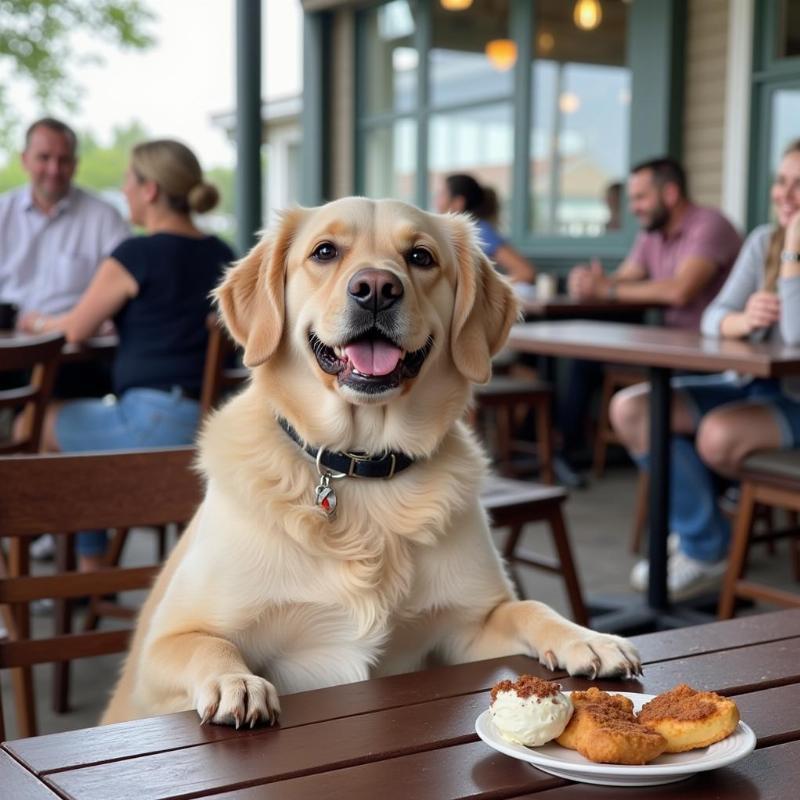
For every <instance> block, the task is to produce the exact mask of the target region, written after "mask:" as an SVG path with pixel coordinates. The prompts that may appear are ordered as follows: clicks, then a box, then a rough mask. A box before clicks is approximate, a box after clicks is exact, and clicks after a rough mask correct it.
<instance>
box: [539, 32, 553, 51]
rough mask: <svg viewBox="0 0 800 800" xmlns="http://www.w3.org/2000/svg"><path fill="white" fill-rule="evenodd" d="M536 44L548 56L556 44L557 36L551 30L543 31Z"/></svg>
mask: <svg viewBox="0 0 800 800" xmlns="http://www.w3.org/2000/svg"><path fill="white" fill-rule="evenodd" d="M536 46H537V47H538V48H539V52H540V53H541V54H542V55H545V56H546V55H547V54H548V53H551V52H552V51H553V48H554V47H555V46H556V37H555V36H553V34H552V33H550V31H542V32H541V33H540V34H539V35H538V36H537V37H536Z"/></svg>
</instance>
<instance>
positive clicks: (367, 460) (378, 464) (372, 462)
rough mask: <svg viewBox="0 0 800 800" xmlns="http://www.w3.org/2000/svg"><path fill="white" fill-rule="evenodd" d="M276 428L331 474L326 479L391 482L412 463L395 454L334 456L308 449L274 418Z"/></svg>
mask: <svg viewBox="0 0 800 800" xmlns="http://www.w3.org/2000/svg"><path fill="white" fill-rule="evenodd" d="M278 424H279V425H280V426H281V428H283V430H284V431H286V434H287V435H288V436H289V438H291V439H292V441H294V443H295V444H296V445H297V446H298V447H300V448H302V449H303V450H305V452H306V453H308V454H309V455H310V456H311V457H312V458H313V459H315V460H316V462H317V466H318V467H320V466H322V467H325V469H326V470H328V471H329V472H330V473H331V476H330V477H335V478H344V477H357V478H391V477H392V476H393V475H396V474H397V473H398V472H402V471H403V470H404V469H407V468H408V467H410V466H411V465H412V464H413V463H414V459H413V458H411V456H408V455H406V454H405V453H399V452H396V451H390V452H388V453H384V454H383V455H380V456H370V455H367V454H366V453H335V452H333V451H331V450H326V449H325V448H324V447H320V448H317V447H311V445H308V444H306V443H305V442H304V441H303V439H302V438H301V436H300V434H299V433H298V432H297V431H296V430H295V429H294V428H293V427H292V426H291V425H290V424H289V423H288V422H287V421H286V420H285V419H284V418H283V417H278ZM320 471H321V470H320Z"/></svg>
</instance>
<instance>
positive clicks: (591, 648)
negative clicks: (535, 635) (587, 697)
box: [539, 631, 642, 680]
mask: <svg viewBox="0 0 800 800" xmlns="http://www.w3.org/2000/svg"><path fill="white" fill-rule="evenodd" d="M539 661H540V663H542V664H544V665H545V666H546V667H548V668H550V669H552V670H555V669H559V668H560V669H565V670H566V671H567V672H569V674H570V675H572V676H586V677H588V678H590V679H592V680H594V679H595V678H633V677H635V676H637V675H641V674H642V662H641V659H640V658H639V652H638V651H637V649H636V648H635V647H634V646H633V645H632V644H631V643H630V642H629V641H628V640H627V639H623V638H622V637H621V636H613V635H611V634H608V633H594V632H592V631H586V632H585V633H584V634H582V635H578V636H574V637H568V638H565V639H564V640H563V641H561V642H559V644H558V645H557V646H556V647H553V648H551V649H549V650H545V651H544V652H543V653H541V654H540V656H539Z"/></svg>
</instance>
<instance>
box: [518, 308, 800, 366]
mask: <svg viewBox="0 0 800 800" xmlns="http://www.w3.org/2000/svg"><path fill="white" fill-rule="evenodd" d="M508 346H509V347H510V348H512V349H513V350H519V351H522V352H531V353H538V354H540V355H552V356H566V357H570V358H588V359H594V360H597V361H607V362H613V363H615V364H639V365H641V366H648V367H670V368H672V369H687V370H698V371H701V372H722V371H724V370H727V369H735V370H737V371H739V372H743V373H746V374H748V375H754V376H755V377H758V378H777V377H781V376H783V375H790V374H797V373H800V347H789V346H787V345H781V344H777V343H775V342H760V343H753V342H745V341H739V340H733V339H711V338H708V337H704V336H701V335H700V334H698V333H692V332H690V331H681V330H674V329H670V328H657V327H651V326H645V325H631V324H626V323H621V322H602V321H600V322H597V321H578V320H567V321H554V322H526V323H522V324H520V325H515V326H514V327H513V328H512V329H511V335H510V336H509V339H508Z"/></svg>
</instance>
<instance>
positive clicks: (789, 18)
mask: <svg viewBox="0 0 800 800" xmlns="http://www.w3.org/2000/svg"><path fill="white" fill-rule="evenodd" d="M779 20H780V22H779V24H778V31H777V33H778V36H777V44H778V48H777V50H778V52H777V55H778V58H794V57H795V56H800V3H798V2H797V0H782V2H781V13H780V17H779Z"/></svg>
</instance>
